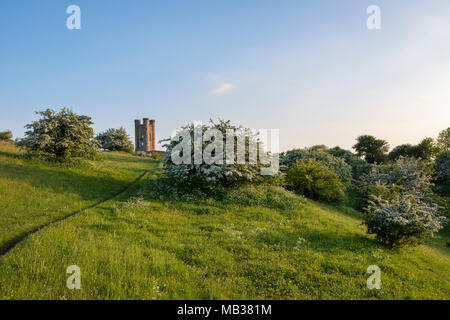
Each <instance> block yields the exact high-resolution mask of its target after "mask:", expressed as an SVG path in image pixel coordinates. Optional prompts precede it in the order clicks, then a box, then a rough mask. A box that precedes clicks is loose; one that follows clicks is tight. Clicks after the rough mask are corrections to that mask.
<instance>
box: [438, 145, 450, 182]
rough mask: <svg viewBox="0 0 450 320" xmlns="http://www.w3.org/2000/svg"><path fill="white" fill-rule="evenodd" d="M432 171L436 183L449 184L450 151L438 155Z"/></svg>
mask: <svg viewBox="0 0 450 320" xmlns="http://www.w3.org/2000/svg"><path fill="white" fill-rule="evenodd" d="M434 169H435V171H436V178H437V180H438V182H440V183H443V184H450V150H446V151H443V152H441V153H439V154H438V155H437V157H436V159H435V160H434Z"/></svg>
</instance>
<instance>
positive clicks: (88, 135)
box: [18, 108, 99, 161]
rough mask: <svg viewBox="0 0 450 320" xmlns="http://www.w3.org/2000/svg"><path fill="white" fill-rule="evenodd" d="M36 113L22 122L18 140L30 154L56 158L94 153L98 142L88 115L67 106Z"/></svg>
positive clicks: (66, 158) (81, 156)
mask: <svg viewBox="0 0 450 320" xmlns="http://www.w3.org/2000/svg"><path fill="white" fill-rule="evenodd" d="M37 114H39V115H40V116H41V118H40V119H39V120H37V121H34V122H33V123H31V124H28V125H26V128H27V129H28V131H27V132H25V138H23V139H22V140H20V141H19V143H18V145H19V146H22V147H25V148H26V149H27V151H28V152H29V153H30V154H33V155H44V156H45V157H54V158H56V159H57V160H59V161H67V160H71V159H72V158H76V157H79V158H88V159H89V158H91V159H92V158H94V157H95V156H96V154H97V152H98V147H99V144H98V142H97V141H96V140H94V130H93V129H92V127H91V125H92V124H93V122H92V121H91V118H90V117H87V116H80V115H77V114H76V113H74V112H72V111H70V110H69V109H67V108H63V109H62V110H61V111H60V112H55V111H53V110H50V109H47V110H45V111H41V112H37Z"/></svg>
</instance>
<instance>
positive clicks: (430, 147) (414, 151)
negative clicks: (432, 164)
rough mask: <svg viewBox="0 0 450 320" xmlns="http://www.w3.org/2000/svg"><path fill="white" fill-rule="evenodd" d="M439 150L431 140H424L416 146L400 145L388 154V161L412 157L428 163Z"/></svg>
mask: <svg viewBox="0 0 450 320" xmlns="http://www.w3.org/2000/svg"><path fill="white" fill-rule="evenodd" d="M438 152H439V148H438V147H437V146H436V144H435V142H434V140H433V138H425V139H423V140H422V141H421V142H420V143H419V144H418V145H415V146H413V145H410V144H402V145H399V146H397V147H395V148H394V149H392V151H391V152H389V160H392V161H395V160H397V159H399V158H401V157H405V158H408V157H414V158H416V159H422V160H426V161H429V160H431V159H432V158H434V157H435V156H436V154H437V153H438Z"/></svg>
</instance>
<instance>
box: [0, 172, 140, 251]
mask: <svg viewBox="0 0 450 320" xmlns="http://www.w3.org/2000/svg"><path fill="white" fill-rule="evenodd" d="M147 173H148V171H145V172H144V173H142V174H141V175H140V176H139V177H137V178H136V179H135V180H134V181H133V182H131V183H130V184H129V185H128V186H127V187H125V188H124V189H123V190H120V191H119V192H117V193H116V194H114V195H113V196H111V197H108V198H106V199H104V200H100V201H98V202H96V203H94V204H92V205H90V206H88V207H85V208H83V209H80V210H77V211H74V212H72V213H69V214H68V215H66V216H63V217H61V218H57V219H55V220H53V221H51V222H47V223H45V224H43V225H40V226H38V227H36V228H34V229H32V230H30V231H28V232H27V233H25V234H23V235H20V236H18V237H16V238H14V239H12V240H10V241H8V242H6V243H5V244H3V245H2V246H1V247H0V257H1V256H3V255H5V254H7V253H8V252H9V251H10V250H12V249H13V248H14V247H15V246H16V245H18V244H19V243H20V242H22V241H23V240H25V239H26V238H27V237H28V236H29V235H31V234H33V233H36V232H38V231H39V230H41V229H43V228H45V227H47V226H49V225H51V224H54V223H56V222H60V221H63V220H66V219H67V218H70V217H72V216H74V215H76V214H79V213H81V212H83V211H86V210H88V209H92V208H95V207H97V206H99V205H101V204H102V203H105V202H107V201H109V200H112V199H114V198H116V197H118V196H119V195H121V194H123V193H125V192H126V191H127V190H129V189H130V188H131V187H132V186H134V185H135V184H136V183H138V182H139V181H140V180H141V179H142V178H143V177H144V176H145V175H146V174H147Z"/></svg>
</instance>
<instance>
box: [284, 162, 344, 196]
mask: <svg viewBox="0 0 450 320" xmlns="http://www.w3.org/2000/svg"><path fill="white" fill-rule="evenodd" d="M286 183H287V185H288V187H289V188H291V189H292V190H294V191H295V192H297V193H299V194H302V195H305V196H306V197H309V198H312V199H316V200H324V201H328V202H333V201H338V200H340V199H342V197H343V195H344V191H345V185H344V183H343V182H342V181H341V180H340V179H339V176H338V174H337V173H336V172H334V170H333V169H331V168H330V167H328V166H327V165H325V164H323V163H322V162H320V161H318V160H316V159H300V160H297V161H296V162H295V163H294V164H293V165H292V166H290V168H289V169H288V171H287V173H286Z"/></svg>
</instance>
